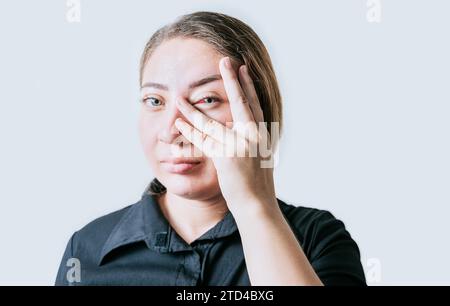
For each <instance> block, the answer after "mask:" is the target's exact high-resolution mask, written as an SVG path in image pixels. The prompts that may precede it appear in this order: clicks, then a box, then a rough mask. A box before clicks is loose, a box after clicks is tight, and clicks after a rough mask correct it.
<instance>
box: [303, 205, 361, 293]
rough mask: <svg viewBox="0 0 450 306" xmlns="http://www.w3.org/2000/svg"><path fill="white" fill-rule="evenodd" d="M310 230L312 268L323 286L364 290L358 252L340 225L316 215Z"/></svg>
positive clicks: (329, 217)
mask: <svg viewBox="0 0 450 306" xmlns="http://www.w3.org/2000/svg"><path fill="white" fill-rule="evenodd" d="M314 219H315V221H314V222H313V224H312V226H313V228H312V231H311V233H312V248H311V258H310V261H311V265H312V267H313V268H314V271H316V273H317V275H318V276H319V278H320V279H321V281H322V283H323V284H324V285H326V286H330V285H332V286H366V279H365V275H364V270H363V268H362V265H361V258H360V251H359V248H358V245H357V244H356V242H355V241H354V240H353V239H352V237H351V236H350V233H349V232H348V231H347V230H346V228H345V225H344V223H343V222H342V221H340V220H338V219H336V218H335V217H334V216H333V215H332V214H331V213H330V212H328V211H319V212H318V214H317V216H316V218H314Z"/></svg>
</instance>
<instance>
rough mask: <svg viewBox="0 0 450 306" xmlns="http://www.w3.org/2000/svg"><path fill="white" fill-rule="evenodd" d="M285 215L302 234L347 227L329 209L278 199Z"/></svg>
mask: <svg viewBox="0 0 450 306" xmlns="http://www.w3.org/2000/svg"><path fill="white" fill-rule="evenodd" d="M278 204H279V206H280V209H281V211H282V212H283V215H284V216H285V217H286V219H287V221H288V222H289V223H290V225H291V226H292V227H294V229H295V230H296V231H297V232H298V233H299V234H302V236H304V235H306V234H308V232H310V231H312V230H314V229H315V230H318V229H324V228H325V229H328V230H333V229H338V228H345V225H344V223H343V222H342V221H341V220H339V219H337V218H335V216H334V215H333V214H332V213H331V212H330V211H328V210H323V209H317V208H313V207H306V206H294V205H292V204H288V203H286V202H284V201H282V200H280V199H278Z"/></svg>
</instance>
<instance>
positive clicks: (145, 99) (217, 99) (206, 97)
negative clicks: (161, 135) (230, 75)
mask: <svg viewBox="0 0 450 306" xmlns="http://www.w3.org/2000/svg"><path fill="white" fill-rule="evenodd" d="M149 99H155V100H158V101H160V100H159V99H157V98H155V97H144V98H142V99H141V102H142V103H144V104H145V103H146V101H147V100H149ZM205 99H213V100H215V102H221V101H220V99H219V98H218V97H215V96H204V97H203V98H201V99H200V100H198V101H197V102H195V103H192V105H196V104H213V103H205V102H200V101H203V100H205ZM152 106H153V107H158V106H161V105H152Z"/></svg>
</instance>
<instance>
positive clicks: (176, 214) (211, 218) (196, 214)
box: [158, 191, 228, 244]
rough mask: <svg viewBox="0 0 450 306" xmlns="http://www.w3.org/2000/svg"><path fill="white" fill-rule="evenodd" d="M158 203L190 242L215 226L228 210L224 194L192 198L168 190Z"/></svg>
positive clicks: (173, 225)
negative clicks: (205, 197)
mask: <svg viewBox="0 0 450 306" xmlns="http://www.w3.org/2000/svg"><path fill="white" fill-rule="evenodd" d="M158 203H159V206H160V208H161V211H162V213H163V214H164V216H165V217H166V218H167V220H168V221H169V224H170V225H171V226H172V228H173V229H174V230H175V231H176V232H177V234H178V235H179V236H180V237H181V238H183V239H184V240H185V241H186V242H187V243H188V244H190V243H191V242H193V241H194V240H196V239H197V238H199V237H200V236H201V235H203V234H204V233H206V232H207V231H208V230H209V229H211V228H212V227H214V225H216V224H217V223H218V222H219V221H220V220H222V219H223V217H224V216H225V214H226V213H227V212H228V207H227V204H226V201H225V199H224V198H223V196H222V194H218V195H216V196H214V197H211V198H209V199H202V200H192V199H186V198H183V197H180V196H178V195H175V194H173V193H170V192H169V191H167V192H166V193H164V194H163V195H161V196H160V197H159V198H158Z"/></svg>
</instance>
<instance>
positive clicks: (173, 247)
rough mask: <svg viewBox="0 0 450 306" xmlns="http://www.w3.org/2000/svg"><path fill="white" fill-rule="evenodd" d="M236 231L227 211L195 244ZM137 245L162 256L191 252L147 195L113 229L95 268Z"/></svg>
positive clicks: (153, 199)
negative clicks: (113, 253) (141, 243)
mask: <svg viewBox="0 0 450 306" xmlns="http://www.w3.org/2000/svg"><path fill="white" fill-rule="evenodd" d="M236 231H237V225H236V222H235V220H234V218H233V215H232V214H231V212H230V211H228V212H227V213H226V215H225V216H224V218H223V219H222V220H221V221H220V222H219V223H217V224H216V225H215V226H214V227H213V228H211V229H210V230H208V231H207V232H206V233H204V234H203V235H202V236H201V237H199V238H197V239H196V241H199V240H207V239H212V240H213V239H218V238H222V237H226V236H229V235H231V234H233V233H234V232H236ZM138 241H145V243H146V244H147V246H148V248H149V249H151V250H155V251H159V252H162V253H165V252H177V251H183V250H190V249H192V247H191V246H190V245H188V244H187V243H186V242H185V241H184V240H183V239H182V238H180V237H179V236H178V235H177V234H176V233H175V232H174V231H173V229H172V228H171V226H170V225H169V223H168V221H167V219H166V218H165V216H164V214H163V213H162V211H161V209H160V208H159V205H158V203H157V201H156V199H155V198H154V196H153V195H151V194H148V193H144V194H143V195H142V198H141V200H140V201H139V202H137V203H136V204H134V205H132V206H131V207H130V208H129V209H128V210H127V212H126V213H125V214H124V215H123V217H122V218H121V219H120V221H119V222H118V223H117V224H116V226H114V228H113V230H112V231H111V234H110V235H109V237H108V239H107V240H106V242H105V244H104V245H103V248H102V251H101V252H100V257H99V259H98V265H101V264H102V262H103V259H104V258H105V256H107V255H108V254H109V253H110V252H111V251H113V250H114V249H117V248H119V247H121V246H125V245H127V244H132V243H135V242H138Z"/></svg>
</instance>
